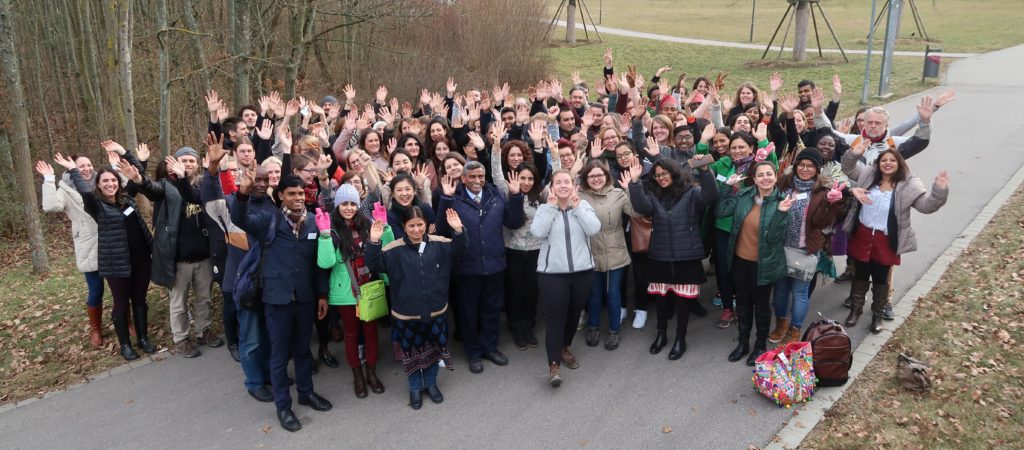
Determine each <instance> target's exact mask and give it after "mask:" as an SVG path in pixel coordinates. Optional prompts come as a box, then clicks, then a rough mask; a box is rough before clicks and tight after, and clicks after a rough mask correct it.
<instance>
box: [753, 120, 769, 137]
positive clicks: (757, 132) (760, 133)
mask: <svg viewBox="0 0 1024 450" xmlns="http://www.w3.org/2000/svg"><path fill="white" fill-rule="evenodd" d="M754 138H755V139H757V142H761V141H763V140H765V139H768V125H765V123H764V122H758V123H757V128H754Z"/></svg>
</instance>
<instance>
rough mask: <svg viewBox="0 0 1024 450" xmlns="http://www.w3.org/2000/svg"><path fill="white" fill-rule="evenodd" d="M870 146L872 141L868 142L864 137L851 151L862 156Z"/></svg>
mask: <svg viewBox="0 0 1024 450" xmlns="http://www.w3.org/2000/svg"><path fill="white" fill-rule="evenodd" d="M869 146H871V143H870V142H868V140H867V139H863V138H862V139H860V141H859V142H857V145H854V146H853V147H850V151H851V152H853V153H854V154H855V155H858V156H862V155H864V151H866V150H867V149H868V147H869Z"/></svg>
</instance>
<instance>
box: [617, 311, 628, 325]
mask: <svg viewBox="0 0 1024 450" xmlns="http://www.w3.org/2000/svg"><path fill="white" fill-rule="evenodd" d="M628 315H629V310H628V309H626V308H622V311H621V312H620V313H619V325H622V322H625V321H626V316H628Z"/></svg>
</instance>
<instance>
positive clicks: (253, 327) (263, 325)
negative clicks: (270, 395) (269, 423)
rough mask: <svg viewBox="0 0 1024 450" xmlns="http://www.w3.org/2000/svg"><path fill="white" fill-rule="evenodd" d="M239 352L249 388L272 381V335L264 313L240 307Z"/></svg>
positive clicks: (250, 389) (247, 387)
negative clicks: (268, 332)
mask: <svg viewBox="0 0 1024 450" xmlns="http://www.w3.org/2000/svg"><path fill="white" fill-rule="evenodd" d="M238 353H239V359H240V360H241V363H242V372H243V373H245V388H246V389H247V390H249V391H252V390H255V389H256V388H259V387H260V386H261V385H263V384H266V383H267V382H269V381H270V337H269V336H268V335H267V320H266V318H264V316H263V314H260V313H254V312H252V311H249V310H246V309H242V308H238Z"/></svg>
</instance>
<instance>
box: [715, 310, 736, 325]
mask: <svg viewBox="0 0 1024 450" xmlns="http://www.w3.org/2000/svg"><path fill="white" fill-rule="evenodd" d="M735 321H736V315H735V314H733V313H732V310H731V309H727V310H725V311H722V315H721V316H719V317H718V328H721V329H723V330H724V329H726V328H729V325H732V323H733V322H735Z"/></svg>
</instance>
